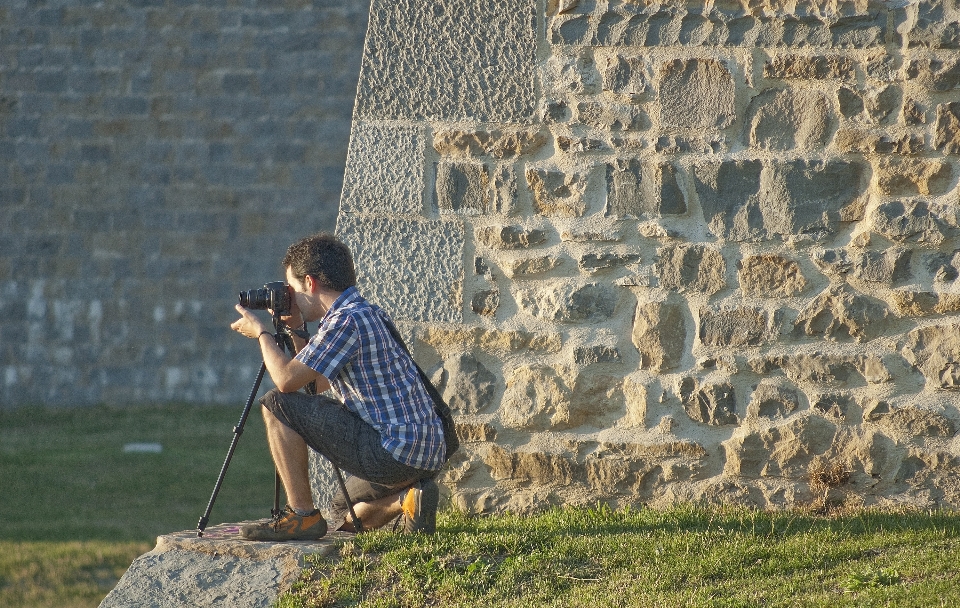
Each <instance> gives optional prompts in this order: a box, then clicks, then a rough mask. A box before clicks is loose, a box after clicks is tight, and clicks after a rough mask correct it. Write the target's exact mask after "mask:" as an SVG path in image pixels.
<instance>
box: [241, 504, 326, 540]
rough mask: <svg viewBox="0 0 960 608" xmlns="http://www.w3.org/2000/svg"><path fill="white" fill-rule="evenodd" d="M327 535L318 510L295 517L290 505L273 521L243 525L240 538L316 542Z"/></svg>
mask: <svg viewBox="0 0 960 608" xmlns="http://www.w3.org/2000/svg"><path fill="white" fill-rule="evenodd" d="M326 533H327V522H326V520H324V519H323V515H321V514H320V511H319V509H314V510H313V511H312V512H311V513H310V514H309V515H297V513H296V511H294V510H293V509H291V508H290V505H287V507H286V508H285V509H284V510H283V511H281V512H280V513H278V514H277V515H275V516H274V517H273V519H268V520H264V521H259V522H255V523H250V524H244V525H243V526H241V527H240V537H241V538H245V539H247V540H269V541H284V540H317V539H319V538H322V537H323V535H324V534H326Z"/></svg>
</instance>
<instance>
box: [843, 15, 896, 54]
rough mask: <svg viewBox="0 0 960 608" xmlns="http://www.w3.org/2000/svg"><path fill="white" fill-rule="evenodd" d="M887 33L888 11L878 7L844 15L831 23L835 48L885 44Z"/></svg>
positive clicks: (861, 47)
mask: <svg viewBox="0 0 960 608" xmlns="http://www.w3.org/2000/svg"><path fill="white" fill-rule="evenodd" d="M886 34H887V11H886V10H885V9H884V8H883V7H877V8H875V9H873V10H872V11H871V12H869V13H865V14H858V15H850V16H843V17H840V18H839V19H837V20H836V21H833V22H832V23H831V24H830V36H831V38H832V40H833V46H834V47H835V48H856V49H863V48H870V47H876V46H883V44H884V42H885V41H886Z"/></svg>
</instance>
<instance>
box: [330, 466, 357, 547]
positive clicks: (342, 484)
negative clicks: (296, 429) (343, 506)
mask: <svg viewBox="0 0 960 608" xmlns="http://www.w3.org/2000/svg"><path fill="white" fill-rule="evenodd" d="M330 464H333V463H330ZM333 470H334V472H336V474H337V483H339V484H340V491H341V492H343V499H344V500H345V501H347V509H348V510H349V511H350V520H351V521H352V522H353V529H354V530H355V531H356V532H357V534H359V533H361V532H363V524H362V523H361V522H360V518H359V517H357V512H356V511H354V510H353V501H352V500H350V495H349V494H347V484H346V482H344V481H343V473H341V472H340V468H339V467H338V466H337V465H335V464H334V465H333Z"/></svg>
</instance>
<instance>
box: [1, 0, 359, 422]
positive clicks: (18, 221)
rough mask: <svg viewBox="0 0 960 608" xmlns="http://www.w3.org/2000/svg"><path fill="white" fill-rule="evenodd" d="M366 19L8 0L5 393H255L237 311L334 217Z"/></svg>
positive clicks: (266, 3)
mask: <svg viewBox="0 0 960 608" xmlns="http://www.w3.org/2000/svg"><path fill="white" fill-rule="evenodd" d="M367 12H368V4H367V3H366V2H334V1H331V0H289V1H274V0H208V1H205V2H197V1H192V0H186V1H184V0H132V1H129V2H125V1H124V2H121V1H119V0H106V1H103V2H80V1H76V0H5V1H4V2H3V3H2V4H0V336H2V337H0V408H9V407H16V406H21V405H26V404H44V405H82V404H90V403H100V402H108V403H116V404H129V403H134V402H142V401H191V402H200V403H207V402H212V401H213V402H238V403H240V404H242V403H243V400H244V399H245V398H246V396H247V394H248V393H249V390H250V386H251V385H252V383H253V380H254V377H255V372H256V370H257V367H258V366H259V353H258V352H257V349H256V347H255V346H252V345H251V343H250V342H249V341H247V340H244V339H243V338H241V337H239V336H237V335H236V334H234V333H233V332H230V331H229V329H228V328H227V326H228V324H229V323H230V321H231V320H233V318H235V314H236V313H235V312H234V311H233V304H234V303H235V302H236V300H237V292H239V291H240V290H246V289H251V288H256V287H260V286H262V285H263V284H264V283H265V282H268V281H271V280H276V279H278V278H281V277H282V274H281V270H280V268H279V260H280V258H281V257H282V255H283V252H284V250H285V248H286V246H287V245H288V244H289V243H290V242H291V241H293V240H294V239H296V238H299V237H301V236H304V235H306V234H309V233H311V232H313V231H315V230H318V229H327V230H332V229H333V227H334V223H335V218H336V208H337V204H338V201H339V196H340V191H341V184H342V179H343V166H344V159H345V158H346V147H347V142H348V138H349V130H350V113H351V111H352V108H353V103H354V98H355V94H356V82H357V75H358V73H359V67H360V56H361V49H362V45H363V35H364V32H365V31H366V23H367Z"/></svg>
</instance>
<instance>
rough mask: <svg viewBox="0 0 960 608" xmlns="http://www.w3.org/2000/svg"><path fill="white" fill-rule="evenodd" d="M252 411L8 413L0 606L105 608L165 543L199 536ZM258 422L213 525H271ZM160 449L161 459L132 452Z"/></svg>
mask: <svg viewBox="0 0 960 608" xmlns="http://www.w3.org/2000/svg"><path fill="white" fill-rule="evenodd" d="M242 410H243V404H240V405H237V406H233V407H222V406H216V407H213V406H209V407H208V406H203V407H200V406H189V405H176V406H163V407H130V408H107V407H92V408H80V409H40V408H21V409H17V410H13V411H0V606H3V607H14V606H17V607H19V606H23V607H28V606H29V607H33V606H36V607H40V606H43V607H49V606H58V607H62V606H70V607H74V606H76V607H80V606H96V605H97V604H99V603H100V601H101V600H102V599H103V597H104V596H105V595H106V594H107V593H108V592H109V591H110V589H112V588H113V586H114V585H115V584H116V582H117V580H119V578H120V576H121V575H122V574H123V572H124V571H125V570H126V568H127V567H128V566H129V565H130V562H131V561H133V559H134V558H136V557H137V556H138V555H140V554H142V553H144V552H146V551H149V550H150V549H151V548H152V547H153V545H154V541H155V540H156V537H157V536H158V535H160V534H164V533H168V532H174V531H178V530H185V529H192V528H196V526H197V521H198V520H199V519H200V516H201V515H203V512H204V510H205V509H206V506H207V501H208V500H209V499H210V493H211V491H212V490H213V486H214V483H215V482H216V479H217V475H218V474H219V472H220V467H221V465H222V464H223V459H224V457H225V456H226V453H227V449H228V448H229V446H230V441H231V440H232V438H233V426H234V425H235V424H236V423H237V422H238V420H239V418H240V414H241V412H242ZM254 410H255V411H254V412H253V413H251V415H250V417H249V419H248V421H247V424H246V427H245V431H244V433H243V436H242V437H241V439H240V442H239V444H238V447H237V451H236V453H235V454H234V457H233V460H232V462H231V464H230V468H229V469H228V472H227V476H226V479H225V481H224V485H223V488H222V490H221V492H220V495H219V497H218V498H217V501H216V503H215V505H214V508H213V512H212V513H211V519H210V525H213V524H216V523H220V522H226V521H240V520H244V519H254V518H258V517H265V516H267V515H269V511H270V508H271V507H272V506H273V477H274V473H273V465H272V463H271V461H270V455H269V452H268V450H267V445H266V438H265V436H264V432H263V422H262V420H261V418H260V414H259V411H256V408H254ZM129 443H159V444H160V445H162V446H163V450H162V452H160V453H137V452H132V453H131V452H124V449H123V448H124V446H125V445H126V444H129Z"/></svg>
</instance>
